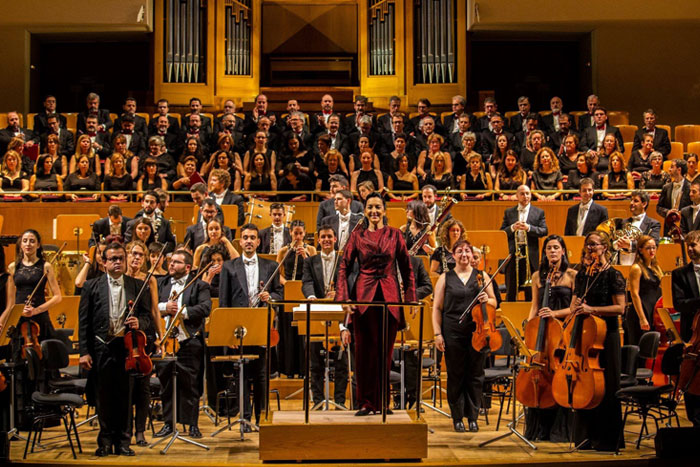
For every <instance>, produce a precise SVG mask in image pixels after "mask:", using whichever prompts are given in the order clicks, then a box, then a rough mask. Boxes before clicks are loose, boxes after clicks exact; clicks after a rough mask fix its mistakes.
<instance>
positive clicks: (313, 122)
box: [309, 94, 344, 134]
mask: <svg viewBox="0 0 700 467" xmlns="http://www.w3.org/2000/svg"><path fill="white" fill-rule="evenodd" d="M333 104H334V102H333V96H331V95H330V94H324V95H323V96H322V97H321V111H320V112H316V113H315V114H313V115H312V116H311V118H310V119H309V120H310V122H309V125H310V126H311V128H310V130H311V133H314V134H318V133H323V132H325V131H327V130H329V127H328V119H330V118H331V116H332V115H338V114H336V113H334V112H333ZM338 119H339V120H338V121H339V123H340V124H342V121H341V120H340V115H338ZM341 132H343V133H344V131H342V130H341Z"/></svg>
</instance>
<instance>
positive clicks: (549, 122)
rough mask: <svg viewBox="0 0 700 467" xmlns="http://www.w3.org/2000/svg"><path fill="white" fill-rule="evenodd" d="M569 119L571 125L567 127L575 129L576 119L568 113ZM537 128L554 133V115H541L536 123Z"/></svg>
mask: <svg viewBox="0 0 700 467" xmlns="http://www.w3.org/2000/svg"><path fill="white" fill-rule="evenodd" d="M562 113H563V112H562ZM557 118H559V117H558V116H557ZM569 121H570V122H571V126H570V127H569V129H570V130H573V131H576V119H574V117H573V116H572V115H570V116H569ZM540 124H541V125H540ZM538 128H539V129H540V130H542V131H544V132H545V133H547V132H549V133H555V132H556V129H555V128H554V115H553V114H548V115H544V116H541V117H540V121H539V123H538Z"/></svg>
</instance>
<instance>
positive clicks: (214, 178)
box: [209, 169, 245, 225]
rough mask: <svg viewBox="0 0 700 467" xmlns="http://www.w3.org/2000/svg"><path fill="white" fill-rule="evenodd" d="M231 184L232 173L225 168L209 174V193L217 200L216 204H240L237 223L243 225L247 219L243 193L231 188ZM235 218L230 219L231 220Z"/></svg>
mask: <svg viewBox="0 0 700 467" xmlns="http://www.w3.org/2000/svg"><path fill="white" fill-rule="evenodd" d="M229 186H231V174H230V173H229V172H228V171H226V170H223V169H214V170H212V171H211V173H210V174H209V195H210V196H211V197H212V198H213V199H214V201H216V204H218V205H219V206H221V205H231V204H235V205H236V206H238V219H237V223H236V225H242V224H243V220H244V219H245V202H244V201H243V197H242V196H241V195H237V194H236V193H234V192H232V191H231V190H229V189H228V188H229ZM232 220H233V219H229V222H231V221H232Z"/></svg>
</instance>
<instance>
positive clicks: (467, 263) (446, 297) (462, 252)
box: [433, 239, 496, 433]
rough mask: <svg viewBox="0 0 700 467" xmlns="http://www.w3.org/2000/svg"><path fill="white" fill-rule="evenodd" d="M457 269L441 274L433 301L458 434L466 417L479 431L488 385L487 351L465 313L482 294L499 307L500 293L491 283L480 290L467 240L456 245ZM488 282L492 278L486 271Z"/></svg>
mask: <svg viewBox="0 0 700 467" xmlns="http://www.w3.org/2000/svg"><path fill="white" fill-rule="evenodd" d="M453 251H454V257H455V260H456V264H455V267H454V269H452V270H450V271H446V272H444V273H442V274H441V275H440V278H439V279H438V281H437V283H436V284H435V293H434V300H433V330H434V332H435V346H436V347H437V349H438V350H439V351H441V352H445V363H446V365H447V401H448V403H449V405H450V413H451V415H452V424H453V427H454V430H455V431H456V432H458V433H464V432H465V431H466V428H465V426H464V421H463V419H464V416H465V415H466V417H467V420H468V423H469V431H471V432H476V431H479V426H478V424H477V417H478V415H479V409H480V408H481V402H482V393H483V386H484V360H485V355H486V354H485V353H483V352H479V351H477V350H475V349H474V346H473V345H472V342H471V341H472V334H473V331H474V329H475V324H474V321H473V318H472V316H471V313H469V314H468V315H467V318H466V319H465V320H464V322H463V323H460V322H459V319H460V316H461V314H462V313H463V312H464V311H465V306H467V305H468V304H469V303H471V301H472V300H473V299H474V298H475V297H478V302H479V303H484V302H486V303H488V304H489V305H491V306H493V307H494V308H495V307H496V296H495V295H494V293H493V288H492V287H491V284H489V286H488V287H487V288H486V290H484V291H483V292H481V293H479V290H480V287H479V286H478V282H477V272H478V270H477V269H476V268H474V267H472V247H471V244H470V243H469V242H468V241H466V240H461V239H460V240H458V241H457V242H456V243H455V244H454V249H453ZM483 280H484V284H486V283H488V281H489V277H488V275H487V274H485V273H484V277H483ZM477 294H478V296H477Z"/></svg>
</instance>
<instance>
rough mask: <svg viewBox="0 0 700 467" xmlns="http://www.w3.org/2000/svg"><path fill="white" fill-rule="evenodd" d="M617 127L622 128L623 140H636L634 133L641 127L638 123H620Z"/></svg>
mask: <svg viewBox="0 0 700 467" xmlns="http://www.w3.org/2000/svg"><path fill="white" fill-rule="evenodd" d="M617 128H618V129H619V130H620V134H621V135H622V139H623V141H629V142H634V134H635V133H636V132H637V130H638V129H639V127H638V126H637V125H618V126H617Z"/></svg>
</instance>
